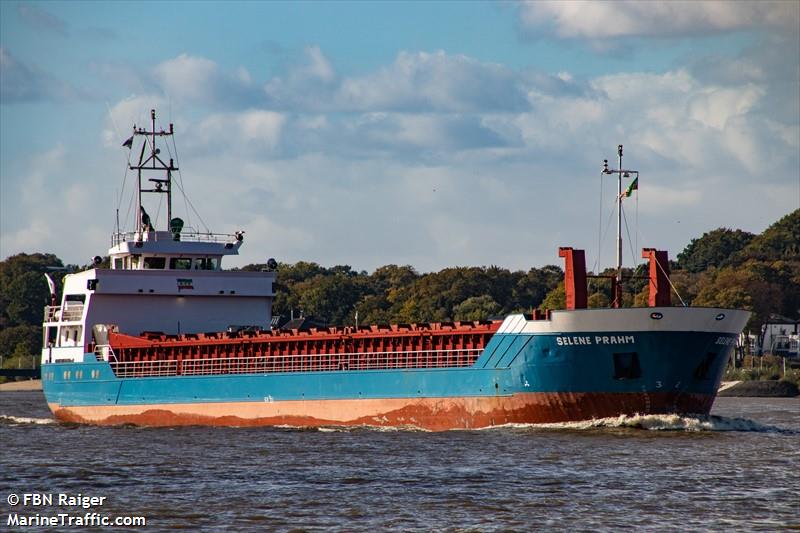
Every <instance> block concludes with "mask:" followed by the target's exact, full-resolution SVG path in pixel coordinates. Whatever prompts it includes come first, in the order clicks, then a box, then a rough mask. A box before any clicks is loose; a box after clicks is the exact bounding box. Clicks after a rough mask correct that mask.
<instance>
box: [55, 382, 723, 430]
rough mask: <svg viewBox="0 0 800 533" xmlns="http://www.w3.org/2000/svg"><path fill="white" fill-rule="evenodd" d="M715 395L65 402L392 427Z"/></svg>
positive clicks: (189, 420) (182, 419)
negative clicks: (121, 403) (151, 403)
mask: <svg viewBox="0 0 800 533" xmlns="http://www.w3.org/2000/svg"><path fill="white" fill-rule="evenodd" d="M714 397H715V395H714V394H685V393H684V394H676V393H555V392H553V393H548V392H541V393H520V394H514V395H512V396H496V397H468V398H390V399H360V400H305V401H276V402H218V403H182V404H161V405H95V406H70V407H62V406H60V405H58V404H54V403H51V404H49V405H50V409H51V410H52V411H53V414H54V415H55V417H56V418H57V419H58V420H60V421H63V422H72V423H79V424H97V425H120V424H135V425H142V426H186V425H206V426H277V425H287V426H305V427H309V426H311V427H314V426H393V427H418V428H422V429H427V430H432V431H443V430H448V429H464V428H482V427H489V426H497V425H503V424H539V423H550V422H570V421H578V420H589V419H592V418H606V417H615V416H619V415H624V414H627V415H633V414H668V413H682V414H686V413H692V414H708V413H709V411H710V410H711V405H712V404H713V403H714Z"/></svg>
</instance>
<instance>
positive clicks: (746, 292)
mask: <svg viewBox="0 0 800 533" xmlns="http://www.w3.org/2000/svg"><path fill="white" fill-rule="evenodd" d="M84 268H91V265H85V266H78V265H64V264H63V262H62V261H61V260H60V259H59V258H58V257H56V256H55V255H53V254H42V253H35V254H18V255H15V256H12V257H9V258H7V259H5V260H4V261H2V262H0V356H3V358H4V364H5V365H6V366H16V364H17V362H18V360H19V358H21V357H29V354H37V353H38V352H39V351H40V350H41V343H42V334H41V322H42V316H43V315H42V309H43V307H44V306H45V305H47V304H48V302H49V300H50V294H49V289H48V287H47V283H46V281H45V278H44V276H43V274H44V273H51V277H52V278H53V279H54V280H55V281H56V284H57V290H59V291H60V282H61V278H62V277H63V275H64V274H66V273H69V272H75V271H79V270H82V269H84ZM265 268H267V265H265V264H251V265H247V266H245V267H243V268H242V270H250V271H252V270H262V269H265ZM670 268H671V271H672V275H671V281H672V284H673V285H674V287H675V289H676V290H677V292H678V294H680V297H681V298H682V300H683V302H684V303H685V304H686V305H694V306H710V307H725V308H737V309H747V310H750V311H752V312H753V316H752V318H751V320H750V322H749V323H748V326H747V328H748V329H749V330H750V331H752V332H754V333H757V332H759V331H760V328H761V325H762V324H763V323H764V322H765V321H766V320H767V319H769V317H770V316H771V315H774V314H778V315H782V316H784V317H787V318H790V319H798V318H800V209H798V210H796V211H794V212H792V213H790V214H788V215H786V216H784V217H783V218H781V219H780V220H778V221H777V222H775V223H774V224H772V225H771V226H770V227H769V228H767V229H766V230H765V231H764V232H763V233H761V234H759V235H755V234H752V233H748V232H745V231H741V230H732V229H728V228H718V229H715V230H713V231H709V232H707V233H705V234H703V235H702V236H701V237H698V238H696V239H692V241H691V242H690V243H689V244H688V245H687V246H686V248H685V249H684V250H683V251H682V252H681V253H680V254H678V256H677V258H675V260H673V261H671V262H670ZM611 273H612V272H611V271H610V270H606V271H604V272H600V274H611ZM624 275H625V277H630V278H632V279H630V281H629V282H627V283H626V284H625V285H624V289H623V304H624V306H645V305H647V299H648V283H647V280H646V279H641V277H644V276H646V275H647V265H640V266H639V267H637V268H635V269H625V272H624ZM275 292H276V296H275V301H274V303H273V313H274V314H275V315H283V316H284V317H289V316H291V315H294V316H295V317H298V316H301V315H302V316H311V317H314V318H316V319H317V320H320V321H322V322H325V323H328V324H331V325H353V324H355V322H356V317H357V320H358V323H359V324H379V323H398V322H399V323H413V322H417V323H419V322H441V321H450V320H484V319H488V318H500V317H503V316H504V315H507V314H509V313H517V312H526V313H529V312H531V311H532V310H533V309H534V308H538V309H562V308H564V306H565V296H564V282H563V270H562V269H561V267H559V266H555V265H547V266H543V267H540V268H531V269H529V270H527V271H522V270H517V271H511V270H509V269H506V268H501V267H498V266H489V267H485V266H484V267H451V268H445V269H442V270H440V271H438V272H431V273H420V272H418V271H417V270H416V269H414V267H412V266H411V265H386V266H382V267H380V268H378V269H376V270H375V271H374V272H372V273H368V272H366V271H355V270H353V269H352V268H351V267H350V266H347V265H337V266H332V267H324V266H321V265H319V264H317V263H313V262H306V261H300V262H297V263H279V264H278V267H277V279H276V283H275ZM610 301H611V286H610V283H609V282H608V281H606V280H598V279H594V280H591V281H590V283H589V306H590V307H606V306H608V305H609V302H610ZM673 305H681V299H679V298H677V297H676V296H675V295H674V294H673Z"/></svg>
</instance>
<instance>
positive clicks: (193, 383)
mask: <svg viewBox="0 0 800 533" xmlns="http://www.w3.org/2000/svg"><path fill="white" fill-rule="evenodd" d="M735 337H736V336H735V335H734V334H730V333H727V334H725V333H722V334H721V333H713V332H674V331H672V332H650V331H645V332H630V331H622V332H610V333H609V332H603V333H602V335H599V334H597V333H596V332H574V333H569V334H561V335H556V334H521V333H514V334H504V333H498V334H496V335H495V336H494V337H492V339H491V340H490V342H489V344H488V345H487V346H486V347H485V349H484V350H483V353H482V354H481V355H480V357H479V358H478V360H477V361H476V363H475V364H474V365H473V366H472V367H469V368H437V369H392V370H363V371H356V370H340V371H329V372H287V373H266V374H223V375H212V376H169V377H142V378H122V379H121V378H117V377H116V376H115V375H114V373H113V371H112V369H111V366H110V365H109V363H108V362H106V361H97V360H96V359H95V357H94V355H93V354H87V355H86V356H85V360H84V362H81V363H59V364H47V365H44V366H43V367H42V376H43V384H44V392H45V396H46V398H47V401H48V403H49V404H50V406H51V408H52V409H53V411H54V412H55V413H56V415H57V416H59V418H61V419H64V420H72V421H77V422H90V423H125V422H132V423H141V422H143V421H144V422H145V423H149V424H152V423H156V424H157V423H158V421H157V420H158V419H159V418H163V419H164V420H165V421H167V423H169V424H172V423H180V420H181V413H182V412H185V411H190V412H191V416H189V417H188V418H187V419H186V420H187V423H207V422H209V420H205V419H203V416H204V409H203V406H214V407H213V408H211V407H209V408H208V409H206V411H208V413H209V414H208V416H209V417H210V418H211V419H219V418H220V416H229V417H234V418H235V419H237V420H238V422H236V421H234V423H233V425H240V424H241V425H247V418H248V417H241V416H239V415H238V414H237V412H238V413H242V412H247V413H249V414H252V413H254V412H261V411H263V413H261V414H266V415H267V416H256V419H259V420H261V419H265V420H270V421H271V422H265V423H275V420H278V423H285V422H287V421H289V420H296V419H299V420H301V421H302V420H304V417H305V415H304V414H303V413H302V412H295V411H298V410H300V411H302V409H303V408H302V405H305V406H306V409H307V410H308V411H309V412H315V410H316V411H320V412H325V413H329V412H330V411H333V412H337V413H339V414H341V416H340V417H338V418H337V417H333V418H331V417H327V418H324V419H321V421H320V423H326V424H327V423H332V424H335V423H338V422H342V423H352V421H353V420H358V419H360V418H363V417H353V416H350V414H348V413H347V412H341V411H347V410H352V409H353V407H352V406H353V405H357V406H358V405H359V404H362V407H363V406H368V408H367V411H368V412H370V415H369V416H368V417H367V418H368V419H369V418H370V417H371V418H372V419H376V420H381V417H383V418H386V419H387V420H389V418H387V416H386V415H387V411H385V410H383V409H384V407H385V408H391V412H395V411H397V409H398V407H400V408H401V409H402V408H404V407H408V406H416V407H417V408H419V409H422V410H427V411H430V410H431V405H433V404H436V405H438V406H440V407H442V406H444V407H443V408H444V409H445V410H447V409H451V408H453V409H455V410H456V411H458V412H459V413H460V414H459V415H457V416H456V418H457V419H458V420H457V421H455V422H457V423H454V424H453V425H452V426H453V427H464V426H466V427H476V426H478V425H486V424H479V423H472V422H477V419H475V420H472V419H473V418H475V415H474V413H473V415H469V414H464V413H463V412H462V411H464V409H466V407H465V406H467V404H469V405H472V406H473V407H474V408H475V409H478V411H480V412H481V413H485V411H486V409H489V410H492V411H497V410H498V409H499V410H500V411H502V412H503V413H506V414H505V415H502V414H501V415H497V414H495V415H494V416H492V415H489V416H488V418H487V416H486V415H485V414H484V415H480V416H478V418H481V419H482V418H487V420H488V421H489V423H491V422H492V421H493V422H494V423H506V422H508V421H511V422H539V421H556V420H561V419H564V418H567V419H574V418H578V419H586V418H592V417H595V416H613V415H615V414H625V412H624V411H627V410H630V409H631V408H634V407H637V408H638V407H641V409H637V410H638V412H644V411H650V412H663V411H675V410H678V411H686V412H699V413H707V412H708V410H709V409H710V407H711V404H712V403H713V399H714V397H715V394H716V390H717V388H718V386H719V383H720V379H721V376H722V373H723V371H724V369H725V365H726V363H727V361H728V357H729V354H730V351H731V349H732V345H733V342H734V340H735ZM443 400H444V403H442V401H443ZM432 402H433V403H432ZM436 402H438V403H436ZM542 402H544V403H545V404H547V403H550V404H553V405H551V409H550V410H549V411H548V409H543V408H542V406H541V405H540V404H542ZM226 404H228V405H229V406H230V408H231V409H230V410H231V412H230V413H228V414H220V413H224V412H225V411H226V410H225V408H224V406H225V405H226ZM282 404H285V405H284V407H286V406H291V407H292V409H290V411H291V412H286V413H284V412H283V411H282V408H281V405H282ZM297 404H300V406H298V405H297ZM533 404H536V409H534V410H535V411H536V412H537V413H538V414H532V413H530V412H528V413H527V414H524V413H523V414H520V415H516V414H513V413H512V414H511V415H508V413H509V412H511V411H518V410H520V409H522V410H523V411H525V410H526V409H527V411H531V409H530V407H531V405H533ZM572 404H574V405H572ZM592 404H596V405H595V407H588V409H590V410H591V411H592V412H585V413H582V412H581V410H584V409H587V407H586V406H587V405H589V406H591V405H592ZM187 405H188V406H194V407H186V406H187ZM581 405H583V407H581ZM175 406H180V407H179V408H177V409H176V408H175ZM381 406H384V407H381ZM462 408H463V409H462ZM359 409H360V408H356V409H355V410H356V411H359ZM576 409H577V412H575V410H576ZM372 411H375V412H374V413H372ZM146 412H149V413H151V415H150V416H149V418H145V419H142V418H141V415H142V413H146ZM153 413H162V416H158V415H154V414H153ZM276 413H277V414H276ZM359 413H360V411H359V412H358V413H355V414H359ZM628 414H633V413H632V412H631V413H628ZM276 416H277V417H278V418H277V419H276V418H275V417H276ZM518 416H523V417H525V416H527V417H532V416H534V417H536V419H532V420H527V419H526V420H517V419H516V418H517V417H518ZM137 417H138V418H137ZM198 417H199V418H198ZM509 417H510V418H509ZM307 418H309V419H316V417H314V416H309V417H307ZM412 418H414V417H412ZM417 418H424V417H422V415H419V416H418V417H417ZM416 421H417V422H418V424H414V425H421V426H422V427H433V428H434V429H440V426H442V427H441V429H446V428H447V423H446V422H445V423H443V422H442V421H441V420H438V421H437V422H436V424H426V423H424V422H420V420H416ZM304 423H311V424H313V423H314V422H313V420H306V421H305V422H304ZM389 425H398V424H394V423H391V424H389ZM399 425H402V424H399ZM434 426H435V427H434Z"/></svg>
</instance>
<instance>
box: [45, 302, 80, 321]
mask: <svg viewBox="0 0 800 533" xmlns="http://www.w3.org/2000/svg"><path fill="white" fill-rule="evenodd" d="M82 318H83V304H73V305H68V306H67V307H64V308H63V309H62V307H61V306H60V305H48V306H46V307H45V308H44V321H45V322H79V321H80V320H81V319H82Z"/></svg>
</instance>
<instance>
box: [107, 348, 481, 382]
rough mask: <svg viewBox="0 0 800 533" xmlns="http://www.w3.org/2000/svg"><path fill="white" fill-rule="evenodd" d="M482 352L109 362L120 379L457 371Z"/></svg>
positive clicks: (418, 352)
mask: <svg viewBox="0 0 800 533" xmlns="http://www.w3.org/2000/svg"><path fill="white" fill-rule="evenodd" d="M482 351H483V350H482V349H463V350H458V349H456V350H418V351H408V352H360V353H326V354H303V355H276V356H259V357H220V358H208V359H183V360H181V361H178V360H174V359H173V360H164V359H161V360H154V361H119V362H118V361H110V364H111V369H112V370H113V371H114V374H115V375H116V376H117V377H120V378H126V377H149V376H178V375H184V376H209V375H219V374H266V373H278V372H335V371H344V370H390V369H421V368H448V367H449V368H458V367H469V366H472V365H473V364H475V361H476V360H477V359H478V357H479V356H480V354H481V352H482Z"/></svg>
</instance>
